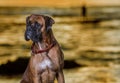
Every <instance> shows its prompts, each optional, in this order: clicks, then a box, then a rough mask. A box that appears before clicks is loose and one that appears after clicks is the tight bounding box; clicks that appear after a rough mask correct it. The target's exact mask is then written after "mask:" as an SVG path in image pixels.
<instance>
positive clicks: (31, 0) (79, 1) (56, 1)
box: [0, 0, 120, 7]
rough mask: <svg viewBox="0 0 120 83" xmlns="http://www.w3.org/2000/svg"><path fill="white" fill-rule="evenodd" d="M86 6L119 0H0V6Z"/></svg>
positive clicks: (112, 3) (106, 3) (115, 3)
mask: <svg viewBox="0 0 120 83" xmlns="http://www.w3.org/2000/svg"><path fill="white" fill-rule="evenodd" d="M84 3H85V4H86V5H87V6H106V5H108V6H112V5H117V6H119V5H120V1H119V0H99V1H98V0H0V6H20V7H21V6H27V7H30V6H38V7H43V6H48V7H49V6H53V7H71V6H72V7H78V6H81V5H83V4H84Z"/></svg>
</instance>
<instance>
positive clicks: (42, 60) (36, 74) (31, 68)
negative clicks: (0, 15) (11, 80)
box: [20, 14, 65, 83]
mask: <svg viewBox="0 0 120 83" xmlns="http://www.w3.org/2000/svg"><path fill="white" fill-rule="evenodd" d="M54 23H55V21H54V20H53V19H52V18H51V17H49V16H44V15H34V14H33V15H30V16H28V17H27V18H26V31H25V40H26V41H29V40H32V42H33V43H32V45H31V58H30V60H29V63H28V66H27V68H26V70H25V72H24V74H23V77H22V79H21V82H20V83H54V80H55V78H57V81H58V83H65V81H64V75H63V66H64V55H63V52H62V50H61V48H60V46H59V44H58V42H57V40H56V39H55V37H54V35H53V32H52V25H53V24H54Z"/></svg>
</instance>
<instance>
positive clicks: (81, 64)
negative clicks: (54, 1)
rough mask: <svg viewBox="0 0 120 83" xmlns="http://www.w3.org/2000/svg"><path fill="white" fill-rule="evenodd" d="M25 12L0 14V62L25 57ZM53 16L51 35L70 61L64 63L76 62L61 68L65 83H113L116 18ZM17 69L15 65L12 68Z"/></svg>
mask: <svg viewBox="0 0 120 83" xmlns="http://www.w3.org/2000/svg"><path fill="white" fill-rule="evenodd" d="M26 16H27V15H0V18H1V19H0V51H1V52H0V64H1V65H2V64H8V63H9V62H13V63H14V61H16V60H17V61H18V59H19V58H22V60H20V62H19V63H21V61H23V58H27V60H28V59H29V57H30V52H29V51H30V45H31V42H26V41H25V40H24V30H25V18H26ZM8 18H9V19H8ZM54 19H55V21H56V24H55V25H54V26H53V31H54V34H55V37H56V38H57V40H58V41H59V42H60V44H61V46H62V49H63V51H64V54H65V61H66V62H70V63H66V64H65V65H67V64H73V62H74V63H75V64H77V66H78V67H77V68H72V69H65V70H64V72H65V77H66V83H73V82H75V83H80V82H81V83H88V82H89V83H97V82H100V83H117V81H118V82H119V81H120V80H119V79H118V78H119V77H120V76H119V75H117V74H116V73H117V72H120V71H119V69H120V67H119V66H118V65H119V63H120V60H119V59H120V43H119V42H120V35H119V34H120V33H119V32H120V28H119V27H120V24H119V22H120V20H118V19H116V20H108V21H101V22H98V23H90V22H89V23H82V22H81V21H83V18H82V17H78V16H71V17H69V16H65V17H59V16H58V17H54ZM17 61H16V62H17ZM25 61H26V60H25ZM26 64H27V63H26ZM116 65H117V66H116ZM96 66H97V67H96ZM101 66H102V67H101ZM111 66H112V67H111ZM2 67H3V65H2ZM15 67H16V66H15ZM8 69H9V68H8ZM17 69H18V68H16V69H15V70H16V72H17ZM3 70H4V69H3ZM6 71H9V70H6ZM3 72H4V71H3ZM94 75H96V76H94ZM19 80H20V76H18V77H17V78H14V77H13V78H12V79H11V78H9V77H2V78H0V82H1V83H6V82H8V81H9V83H17V82H18V81H19Z"/></svg>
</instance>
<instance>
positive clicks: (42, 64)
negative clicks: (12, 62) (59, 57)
mask: <svg viewBox="0 0 120 83" xmlns="http://www.w3.org/2000/svg"><path fill="white" fill-rule="evenodd" d="M38 67H39V68H40V69H46V68H47V67H48V68H51V67H52V62H51V61H50V60H49V59H44V60H42V61H41V62H40V63H38Z"/></svg>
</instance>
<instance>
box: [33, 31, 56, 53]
mask: <svg viewBox="0 0 120 83" xmlns="http://www.w3.org/2000/svg"><path fill="white" fill-rule="evenodd" d="M42 37H43V39H42V41H39V42H33V44H32V47H31V50H32V52H33V53H34V54H38V53H43V52H48V51H49V50H50V49H51V48H52V47H53V46H54V45H55V38H54V36H53V33H52V30H50V31H49V32H47V33H43V35H42Z"/></svg>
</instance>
